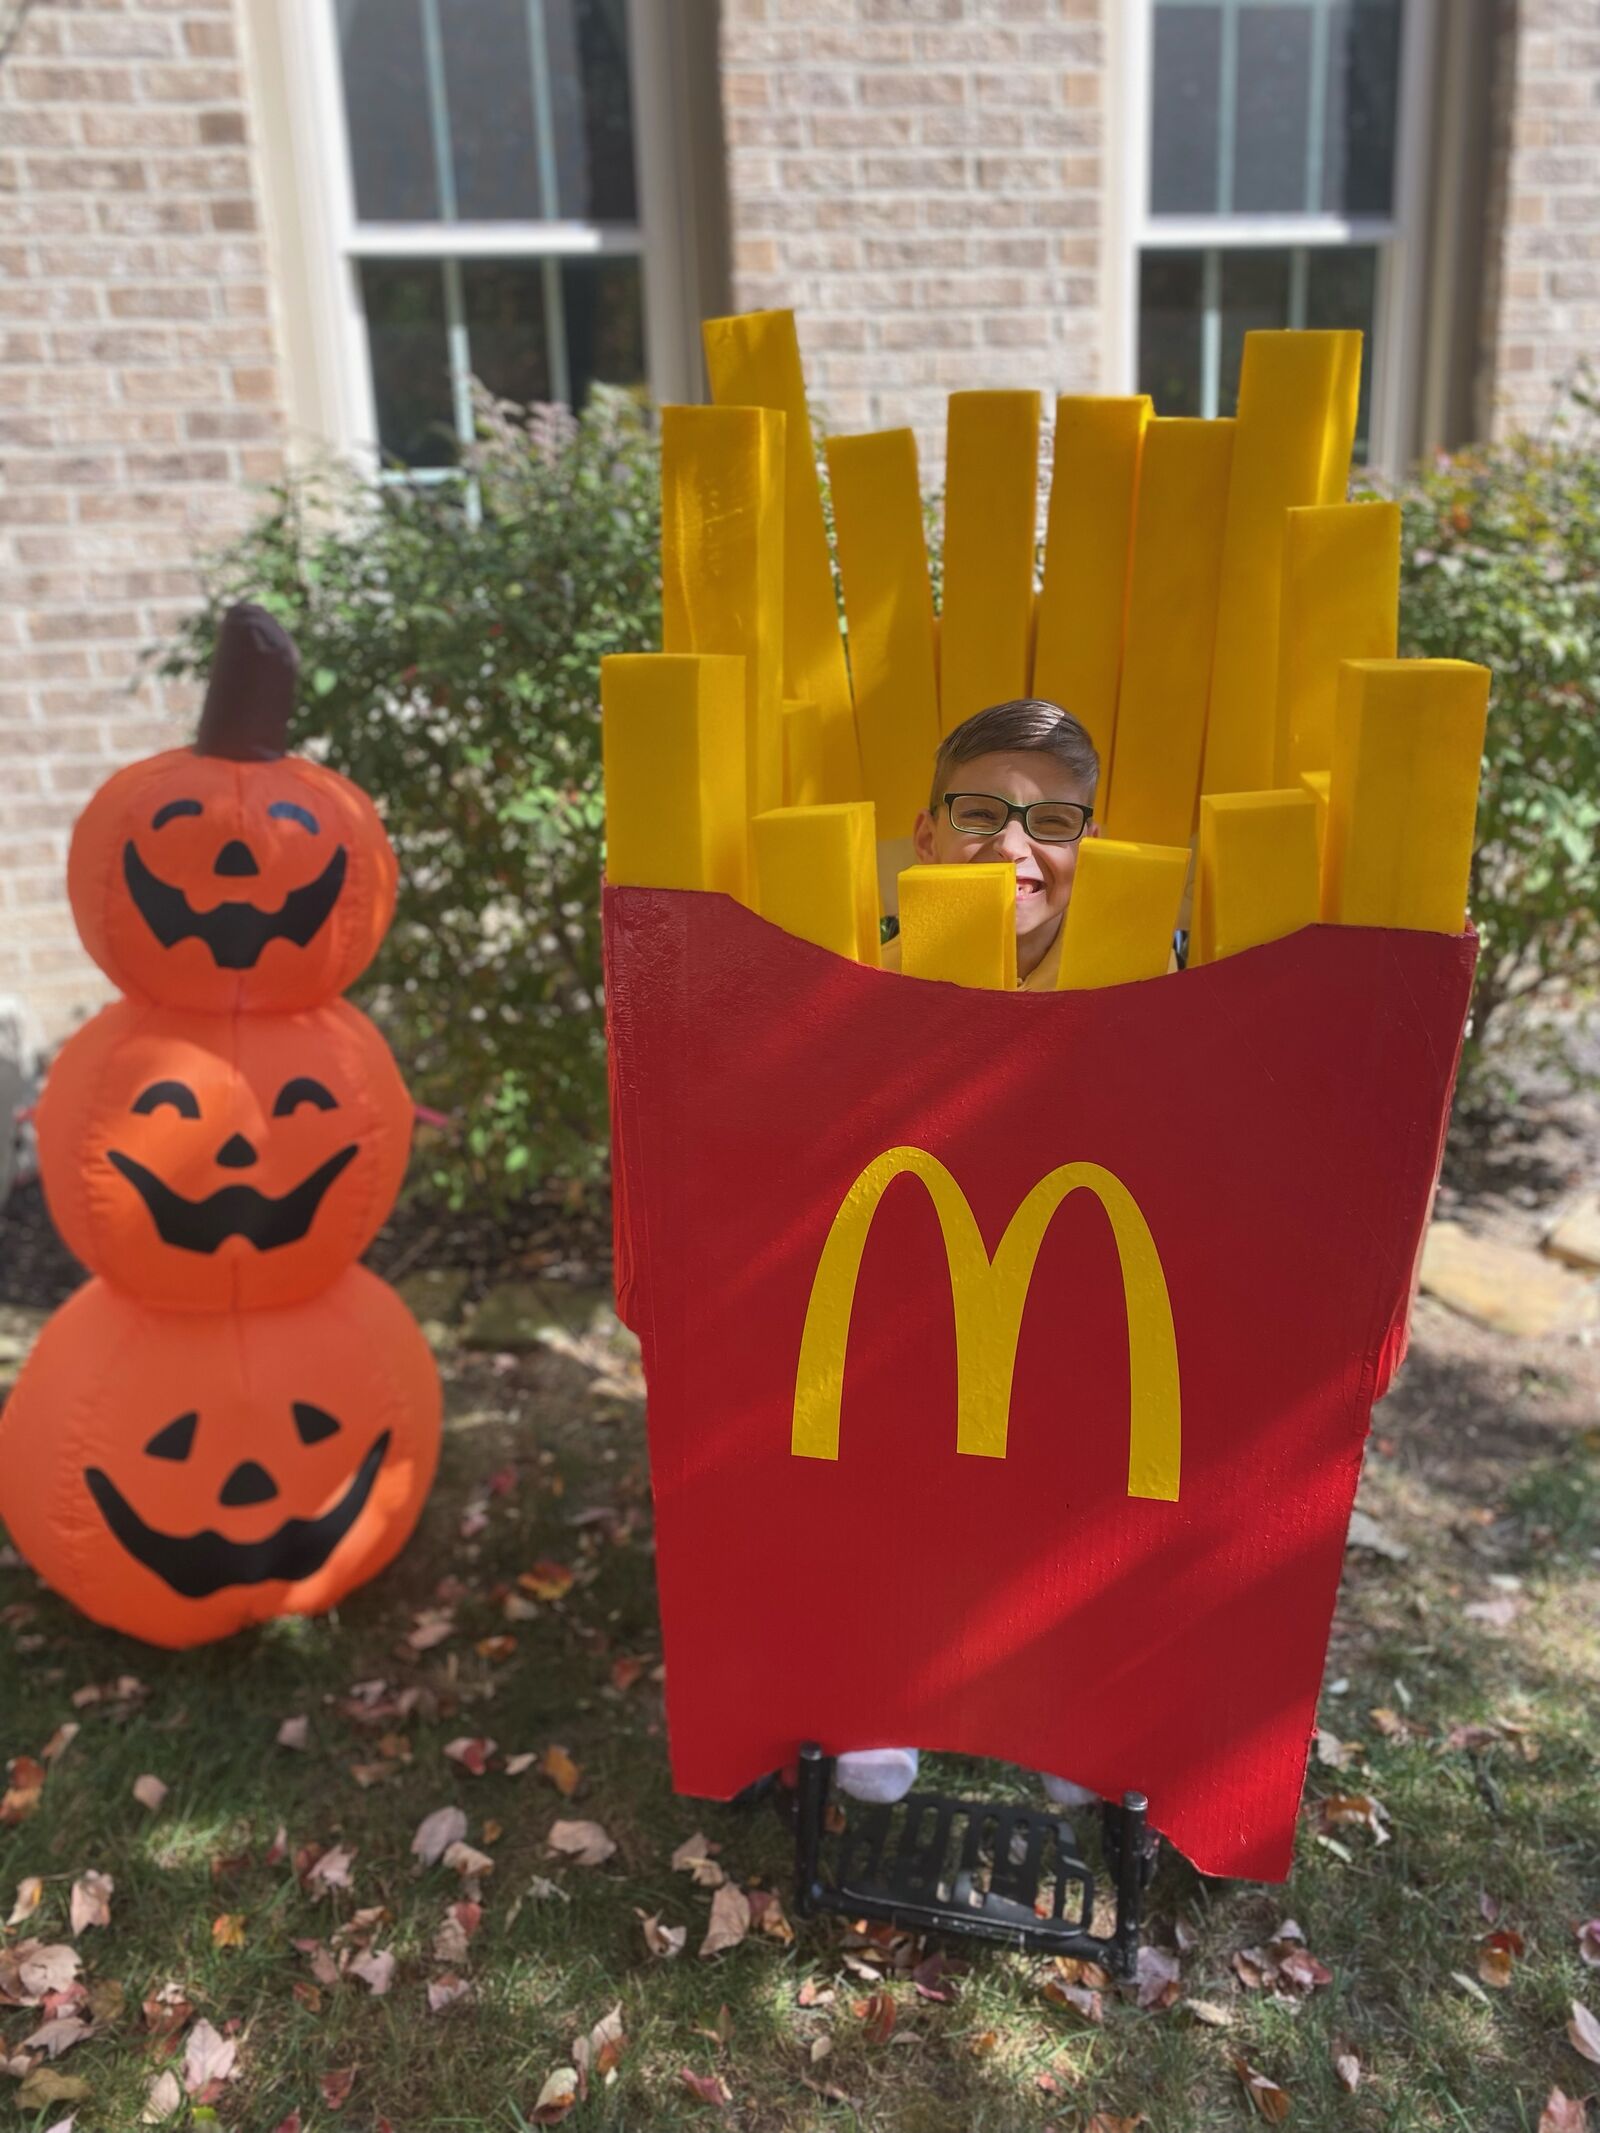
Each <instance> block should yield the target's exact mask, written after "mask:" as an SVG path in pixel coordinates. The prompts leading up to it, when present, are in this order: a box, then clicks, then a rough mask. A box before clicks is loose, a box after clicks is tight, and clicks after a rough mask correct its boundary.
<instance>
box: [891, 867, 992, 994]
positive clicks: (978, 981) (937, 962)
mask: <svg viewBox="0 0 1600 2133" xmlns="http://www.w3.org/2000/svg"><path fill="white" fill-rule="evenodd" d="M900 968H901V971H902V973H903V974H904V975H905V976H906V977H908V978H943V979H944V980H945V982H946V983H947V984H950V985H976V986H981V987H983V988H985V989H986V990H989V991H994V992H1013V991H1015V989H1016V983H1017V872H1016V868H1015V867H1011V866H1004V865H993V866H991V865H990V864H988V863H987V862H986V861H982V860H974V861H972V862H970V863H968V864H965V865H962V866H950V867H907V868H906V870H905V872H904V873H903V874H902V875H901V876H900Z"/></svg>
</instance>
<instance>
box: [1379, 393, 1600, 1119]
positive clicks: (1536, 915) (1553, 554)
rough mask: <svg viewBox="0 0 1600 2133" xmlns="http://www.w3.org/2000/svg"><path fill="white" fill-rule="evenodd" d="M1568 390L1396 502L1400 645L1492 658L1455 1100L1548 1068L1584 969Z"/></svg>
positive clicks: (1588, 597)
mask: <svg viewBox="0 0 1600 2133" xmlns="http://www.w3.org/2000/svg"><path fill="white" fill-rule="evenodd" d="M1594 413H1595V409H1594V406H1593V404H1592V403H1591V402H1590V401H1589V400H1588V399H1587V397H1586V396H1583V395H1579V396H1576V397H1575V398H1574V399H1573V401H1572V402H1571V404H1570V406H1569V407H1568V409H1567V410H1566V412H1565V413H1564V415H1563V416H1562V418H1561V419H1560V420H1558V421H1557V422H1556V423H1555V424H1553V425H1552V427H1551V429H1550V431H1549V432H1548V434H1546V435H1544V436H1539V437H1531V436H1519V437H1513V438H1512V439H1510V440H1509V441H1508V442H1506V443H1504V444H1497V445H1491V446H1485V447H1481V448H1477V449H1474V450H1472V451H1467V452H1460V453H1457V454H1456V455H1454V456H1453V457H1448V458H1440V459H1439V460H1437V461H1436V462H1435V463H1434V464H1433V465H1432V466H1430V467H1428V468H1426V469H1424V470H1423V472H1422V473H1421V474H1420V475H1419V476H1418V478H1417V480H1416V482H1415V483H1414V484H1413V486H1412V487H1411V488H1410V489H1409V490H1408V491H1407V492H1406V493H1405V494H1404V496H1403V497H1402V499H1401V507H1402V514H1403V527H1404V533H1403V541H1404V548H1403V558H1404V559H1403V566H1402V580H1401V589H1400V630H1401V645H1400V649H1401V651H1402V652H1403V653H1405V654H1407V655H1415V656H1425V657H1430V658H1455V659H1477V660H1482V661H1483V663H1484V664H1485V665H1486V666H1488V667H1489V668H1491V669H1492V671H1493V674H1494V683H1493V687H1492V689H1491V692H1490V699H1489V732H1488V741H1487V745H1486V749H1485V758H1484V782H1483V792H1482V797H1481V800H1480V803H1479V814H1478V847H1477V851H1476V853H1475V855H1474V858H1473V862H1472V883H1471V892H1470V908H1471V912H1472V917H1473V922H1474V924H1475V925H1476V926H1477V929H1478V933H1479V936H1480V939H1481V942H1482V955H1481V960H1480V962H1479V965H1478V981H1477V988H1476V991H1475V993H1474V996H1473V1011H1472V1027H1471V1032H1470V1034H1469V1037H1468V1041H1467V1050H1466V1054H1465V1057H1464V1059H1463V1062H1462V1067H1463V1084H1462V1086H1463V1094H1464V1095H1465V1096H1466V1097H1467V1098H1468V1100H1469V1101H1471V1100H1473V1099H1480V1100H1481V1099H1483V1098H1485V1097H1487V1096H1488V1095H1490V1094H1491V1093H1492V1092H1493V1091H1494V1089H1495V1088H1496V1087H1497V1086H1498V1085H1499V1084H1500V1082H1501V1079H1502V1077H1501V1075H1500V1074H1499V1072H1498V1071H1497V1069H1496V1064H1495V1063H1496V1061H1497V1060H1502V1059H1504V1058H1505V1057H1506V1056H1507V1054H1508V1053H1509V1052H1511V1051H1513V1050H1516V1049H1517V1048H1519V1047H1520V1048H1523V1049H1527V1048H1529V1047H1530V1046H1531V1047H1534V1048H1536V1049H1537V1050H1538V1051H1539V1052H1540V1053H1541V1054H1542V1055H1543V1056H1544V1057H1545V1058H1546V1059H1549V1060H1551V1061H1554V1062H1558V1063H1559V1062H1561V1061H1564V1060H1566V1059H1567V1057H1568V1052H1567V1047H1566V1045H1565V1042H1564V1039H1563V1028H1564V1026H1567V1025H1564V1024H1563V1022H1562V1021H1561V1020H1559V1019H1552V1017H1551V1015H1550V1013H1549V1012H1548V1010H1550V1009H1554V1008H1558V1007H1563V1006H1566V1005H1568V1004H1570V1003H1571V1002H1573V1001H1574V1000H1577V1001H1579V1002H1583V1001H1584V1000H1585V996H1586V994H1587V992H1588V991H1589V989H1590V988H1592V986H1593V985H1594V983H1595V980H1596V978H1597V976H1600V452H1597V449H1596V446H1597V438H1596V431H1595V422H1594Z"/></svg>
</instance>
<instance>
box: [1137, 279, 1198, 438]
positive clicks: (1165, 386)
mask: <svg viewBox="0 0 1600 2133" xmlns="http://www.w3.org/2000/svg"><path fill="white" fill-rule="evenodd" d="M1204 269H1205V255H1204V253H1202V252H1145V253H1144V254H1142V255H1141V257H1140V260H1139V390H1140V392H1142V393H1149V394H1150V395H1151V396H1152V398H1153V399H1154V401H1155V408H1156V413H1157V414H1158V415H1198V414H1199V412H1200V324H1201V312H1202V307H1203V304H1204V297H1203V293H1202V290H1203V275H1204Z"/></svg>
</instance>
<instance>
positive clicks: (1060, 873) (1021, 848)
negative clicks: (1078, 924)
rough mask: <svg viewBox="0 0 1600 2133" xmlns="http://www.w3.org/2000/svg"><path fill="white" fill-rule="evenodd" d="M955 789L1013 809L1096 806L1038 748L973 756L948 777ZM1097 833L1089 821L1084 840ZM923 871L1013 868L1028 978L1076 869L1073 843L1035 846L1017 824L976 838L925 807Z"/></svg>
mask: <svg viewBox="0 0 1600 2133" xmlns="http://www.w3.org/2000/svg"><path fill="white" fill-rule="evenodd" d="M949 783H950V786H951V789H952V790H955V789H957V788H959V789H960V790H961V791H963V792H974V793H993V794H994V795H995V796H996V797H997V798H999V799H1002V800H1009V801H1010V802H1011V803H1012V804H1013V805H1014V806H1017V807H1028V806H1031V805H1032V804H1033V803H1034V802H1035V801H1040V800H1057V801H1072V802H1075V803H1076V804H1077V805H1079V806H1081V807H1091V806H1093V804H1094V788H1093V787H1092V786H1090V785H1087V784H1085V783H1084V781H1083V780H1081V779H1079V778H1075V777H1074V776H1073V775H1072V773H1071V772H1070V771H1068V770H1066V769H1064V768H1063V767H1062V765H1061V764H1060V763H1059V762H1057V761H1056V760H1055V759H1054V758H1053V757H1052V756H1050V755H1048V754H1045V753H1043V752H1042V751H1041V750H1039V749H1037V748H1027V749H1003V750H998V751H997V752H996V753H994V754H992V755H979V756H973V757H971V758H970V759H969V760H968V761H966V762H964V763H961V764H959V765H957V766H955V768H954V769H953V770H952V771H951V774H950V779H949ZM1095 834H1096V826H1095V824H1094V823H1092V822H1091V823H1090V825H1089V827H1088V828H1087V829H1086V830H1085V831H1084V835H1085V836H1086V837H1092V836H1094V835H1095ZM912 841H913V843H914V845H915V847H916V853H917V857H918V859H919V860H920V861H921V862H922V864H923V865H924V866H953V865H956V864H959V863H960V862H961V861H963V860H987V861H988V862H990V864H993V863H995V862H996V861H1009V862H1010V864H1011V865H1012V866H1014V867H1015V868H1016V870H1017V971H1018V975H1019V976H1022V977H1026V976H1027V974H1028V973H1029V972H1030V971H1031V970H1033V969H1035V968H1036V967H1037V965H1038V964H1039V963H1040V961H1041V960H1042V959H1043V957H1044V956H1045V954H1046V953H1047V951H1048V950H1049V948H1050V945H1051V943H1052V942H1053V941H1054V939H1055V937H1056V934H1057V933H1058V931H1059V930H1060V926H1061V921H1062V919H1063V917H1064V916H1065V915H1066V909H1067V905H1068V903H1069V902H1070V901H1071V899H1072V882H1073V877H1074V875H1075V874H1076V873H1077V870H1078V845H1077V843H1076V842H1074V843H1071V844H1043V843H1037V842H1035V841H1034V840H1033V839H1032V838H1030V837H1029V836H1028V834H1027V833H1026V831H1025V830H1024V829H1023V826H1022V824H1021V823H1020V822H1019V821H1017V820H1016V819H1015V818H1013V819H1012V820H1010V821H1009V822H1007V823H1006V825H1005V827H1004V828H1003V829H1001V830H998V831H996V833H995V834H994V835H993V836H992V837H975V836H972V835H970V834H968V833H967V832H965V831H963V830H958V829H956V828H954V827H953V825H952V824H951V821H950V812H949V809H948V808H946V807H942V806H941V807H940V808H939V809H938V811H937V812H936V813H935V812H931V811H930V810H929V809H927V808H924V809H923V811H922V813H921V814H920V815H918V817H917V825H916V830H915V832H914V835H913V840H912Z"/></svg>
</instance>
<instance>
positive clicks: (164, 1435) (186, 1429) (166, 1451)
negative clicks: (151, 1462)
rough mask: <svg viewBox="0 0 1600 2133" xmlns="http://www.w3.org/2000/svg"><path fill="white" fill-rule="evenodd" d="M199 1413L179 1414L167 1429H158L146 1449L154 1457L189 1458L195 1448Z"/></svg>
mask: <svg viewBox="0 0 1600 2133" xmlns="http://www.w3.org/2000/svg"><path fill="white" fill-rule="evenodd" d="M199 1419H200V1417H199V1415H198V1414H188V1415H179V1417H178V1418H177V1420H176V1421H175V1422H169V1423H168V1424H167V1426H166V1428H165V1429H158V1430H157V1431H156V1433H155V1435H154V1436H153V1437H152V1438H151V1439H150V1442H149V1443H148V1444H147V1445H146V1446H145V1450H146V1451H147V1452H148V1453H149V1454H150V1457H151V1458H152V1459H180V1460H181V1459H187V1458H188V1456H189V1454H190V1453H191V1452H192V1451H193V1450H194V1430H195V1424H196V1423H197V1422H198V1421H199Z"/></svg>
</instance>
